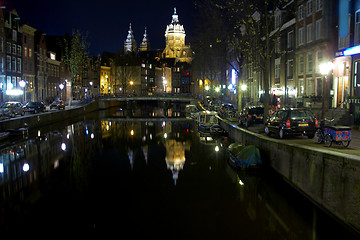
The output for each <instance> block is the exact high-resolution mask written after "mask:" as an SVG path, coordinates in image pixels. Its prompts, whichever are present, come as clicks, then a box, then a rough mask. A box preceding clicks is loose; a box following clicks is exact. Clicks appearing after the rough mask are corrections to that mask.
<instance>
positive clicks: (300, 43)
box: [299, 27, 304, 45]
mask: <svg viewBox="0 0 360 240" xmlns="http://www.w3.org/2000/svg"><path fill="white" fill-rule="evenodd" d="M303 44H304V28H303V27H302V28H299V45H303Z"/></svg>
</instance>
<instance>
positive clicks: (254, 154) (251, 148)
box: [226, 142, 262, 168]
mask: <svg viewBox="0 0 360 240" xmlns="http://www.w3.org/2000/svg"><path fill="white" fill-rule="evenodd" d="M226 152H227V154H228V157H229V163H230V164H231V165H233V166H234V167H240V168H257V167H259V166H260V165H261V164H262V160H261V158H260V151H259V149H258V148H257V147H256V146H255V145H248V146H245V145H242V144H241V143H238V142H237V143H232V144H230V145H229V147H228V148H227V151H226Z"/></svg>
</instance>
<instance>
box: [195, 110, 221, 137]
mask: <svg viewBox="0 0 360 240" xmlns="http://www.w3.org/2000/svg"><path fill="white" fill-rule="evenodd" d="M216 115H217V112H215V111H201V112H199V116H198V118H197V122H198V130H199V131H200V132H205V133H210V128H211V127H212V126H214V125H216V124H218V119H217V117H216Z"/></svg>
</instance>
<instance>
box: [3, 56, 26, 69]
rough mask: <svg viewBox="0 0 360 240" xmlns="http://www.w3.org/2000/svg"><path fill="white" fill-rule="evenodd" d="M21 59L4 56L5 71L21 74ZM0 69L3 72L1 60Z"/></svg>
mask: <svg viewBox="0 0 360 240" xmlns="http://www.w3.org/2000/svg"><path fill="white" fill-rule="evenodd" d="M21 60H22V59H21V58H17V57H14V56H9V55H7V56H6V71H8V72H18V73H21V64H22V61H21ZM0 68H1V71H3V59H2V58H0Z"/></svg>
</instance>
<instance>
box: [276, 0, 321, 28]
mask: <svg viewBox="0 0 360 240" xmlns="http://www.w3.org/2000/svg"><path fill="white" fill-rule="evenodd" d="M322 1H323V0H308V1H306V4H305V5H303V4H301V5H299V6H298V11H297V18H298V21H301V20H303V19H304V12H305V11H304V10H305V9H306V16H310V15H312V14H313V2H315V10H316V12H318V11H321V10H322V7H323V2H322ZM305 6H306V7H305ZM274 25H275V29H277V28H279V27H280V26H281V11H278V12H277V13H276V14H275V21H274Z"/></svg>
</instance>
